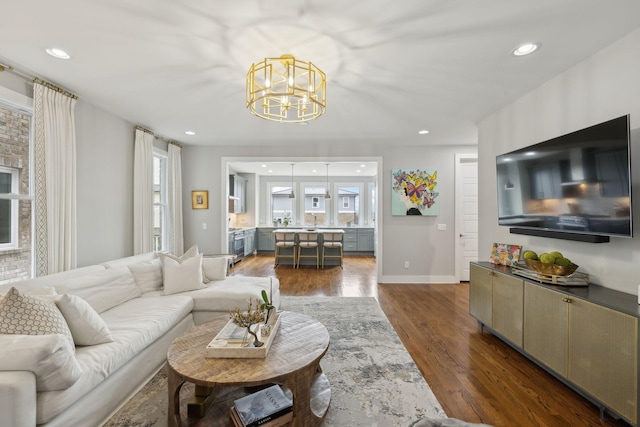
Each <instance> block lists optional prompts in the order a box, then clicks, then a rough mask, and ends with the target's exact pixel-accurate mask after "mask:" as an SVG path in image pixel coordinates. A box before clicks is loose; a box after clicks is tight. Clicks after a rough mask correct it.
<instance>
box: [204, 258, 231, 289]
mask: <svg viewBox="0 0 640 427" xmlns="http://www.w3.org/2000/svg"><path fill="white" fill-rule="evenodd" d="M227 264H228V261H227V258H225V257H215V258H208V257H203V258H202V272H203V274H204V283H209V282H211V281H213V280H224V279H226V278H227Z"/></svg>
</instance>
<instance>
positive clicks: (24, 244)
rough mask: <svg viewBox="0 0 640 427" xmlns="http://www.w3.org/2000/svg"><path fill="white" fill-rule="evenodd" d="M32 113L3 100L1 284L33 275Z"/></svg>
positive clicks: (0, 109)
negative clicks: (20, 109) (19, 109)
mask: <svg viewBox="0 0 640 427" xmlns="http://www.w3.org/2000/svg"><path fill="white" fill-rule="evenodd" d="M31 122H32V120H31V114H30V113H28V112H25V111H18V110H17V109H15V108H13V107H10V106H6V105H4V104H1V103H0V197H1V198H0V265H2V267H3V268H2V269H0V284H4V283H9V282H16V281H19V280H25V279H30V278H31V277H32V276H33V265H32V260H33V257H32V247H33V244H32V240H33V239H32V233H33V231H32V218H33V210H32V208H33V201H32V200H30V199H29V195H30V170H31V147H30V141H31Z"/></svg>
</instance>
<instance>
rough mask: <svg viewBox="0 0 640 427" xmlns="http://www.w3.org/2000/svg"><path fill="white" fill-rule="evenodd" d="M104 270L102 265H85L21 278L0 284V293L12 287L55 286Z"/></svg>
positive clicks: (23, 289)
mask: <svg viewBox="0 0 640 427" xmlns="http://www.w3.org/2000/svg"><path fill="white" fill-rule="evenodd" d="M101 271H104V267H103V266H101V265H90V266H87V267H81V268H76V269H73V270H68V271H63V272H61V273H55V274H49V275H47V276H40V277H36V278H34V279H27V280H21V281H19V282H13V283H8V284H4V285H0V294H3V293H7V292H9V289H11V288H12V287H15V288H18V289H20V290H21V291H30V290H33V289H38V288H43V287H45V286H50V287H54V288H55V287H56V286H57V285H59V284H61V283H65V282H67V281H68V280H70V279H75V278H78V277H84V276H87V275H91V274H96V273H98V272H101Z"/></svg>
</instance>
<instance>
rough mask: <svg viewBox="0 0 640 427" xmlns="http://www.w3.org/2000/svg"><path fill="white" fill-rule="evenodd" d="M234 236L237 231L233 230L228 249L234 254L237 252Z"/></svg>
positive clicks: (229, 235) (229, 237) (230, 233)
mask: <svg viewBox="0 0 640 427" xmlns="http://www.w3.org/2000/svg"><path fill="white" fill-rule="evenodd" d="M234 237H235V233H234V232H233V231H230V232H229V234H228V242H229V246H228V248H229V249H228V250H229V252H228V253H230V254H234V253H235V249H236V248H235V242H234Z"/></svg>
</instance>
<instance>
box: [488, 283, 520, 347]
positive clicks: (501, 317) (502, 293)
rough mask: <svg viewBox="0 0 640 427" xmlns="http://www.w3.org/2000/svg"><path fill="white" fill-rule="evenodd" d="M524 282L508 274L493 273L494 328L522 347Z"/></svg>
mask: <svg viewBox="0 0 640 427" xmlns="http://www.w3.org/2000/svg"><path fill="white" fill-rule="evenodd" d="M523 286H524V282H523V281H522V279H518V278H515V277H511V276H507V275H506V274H494V275H493V314H492V325H493V326H492V328H493V329H494V330H495V331H496V332H498V333H499V334H501V335H502V336H504V337H505V338H507V339H508V340H509V341H511V342H512V343H513V344H515V345H517V346H518V347H522V319H523V309H524V304H523V301H524V289H523Z"/></svg>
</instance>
